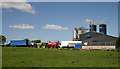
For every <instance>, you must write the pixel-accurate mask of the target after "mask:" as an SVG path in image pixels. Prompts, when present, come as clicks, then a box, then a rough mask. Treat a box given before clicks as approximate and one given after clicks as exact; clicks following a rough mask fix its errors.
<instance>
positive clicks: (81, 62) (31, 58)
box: [2, 47, 118, 67]
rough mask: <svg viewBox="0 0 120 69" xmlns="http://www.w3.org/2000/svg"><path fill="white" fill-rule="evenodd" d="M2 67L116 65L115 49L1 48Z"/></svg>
mask: <svg viewBox="0 0 120 69" xmlns="http://www.w3.org/2000/svg"><path fill="white" fill-rule="evenodd" d="M2 66H3V67H117V66H118V52H117V51H97V50H94V51H80V50H57V49H38V48H20V47H19V48H18V47H3V48H2Z"/></svg>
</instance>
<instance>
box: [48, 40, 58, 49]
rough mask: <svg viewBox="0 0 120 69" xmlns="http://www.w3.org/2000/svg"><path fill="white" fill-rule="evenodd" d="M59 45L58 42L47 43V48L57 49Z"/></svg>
mask: <svg viewBox="0 0 120 69" xmlns="http://www.w3.org/2000/svg"><path fill="white" fill-rule="evenodd" d="M59 46H60V43H59V41H58V42H49V43H48V48H59Z"/></svg>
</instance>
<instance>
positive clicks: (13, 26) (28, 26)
mask: <svg viewBox="0 0 120 69" xmlns="http://www.w3.org/2000/svg"><path fill="white" fill-rule="evenodd" d="M9 28H13V29H34V26H30V25H28V24H19V25H10V26H9Z"/></svg>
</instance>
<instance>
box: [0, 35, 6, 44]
mask: <svg viewBox="0 0 120 69" xmlns="http://www.w3.org/2000/svg"><path fill="white" fill-rule="evenodd" d="M5 42H6V37H5V36H3V35H0V44H2V45H3V44H4V43H5Z"/></svg>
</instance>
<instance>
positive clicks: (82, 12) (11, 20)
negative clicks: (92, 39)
mask: <svg viewBox="0 0 120 69" xmlns="http://www.w3.org/2000/svg"><path fill="white" fill-rule="evenodd" d="M88 21H92V23H97V24H99V23H101V22H105V23H106V24H107V34H108V35H111V36H116V37H117V36H118V3H117V2H14V3H13V2H9V3H8V2H6V3H3V6H2V34H3V35H4V36H5V37H6V38H7V41H8V42H9V41H10V40H17V39H24V38H29V39H30V40H36V39H40V40H42V41H58V40H59V41H62V40H72V39H73V28H74V27H80V26H83V27H84V28H89V26H88V23H87V22H88ZM97 32H99V25H97Z"/></svg>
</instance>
